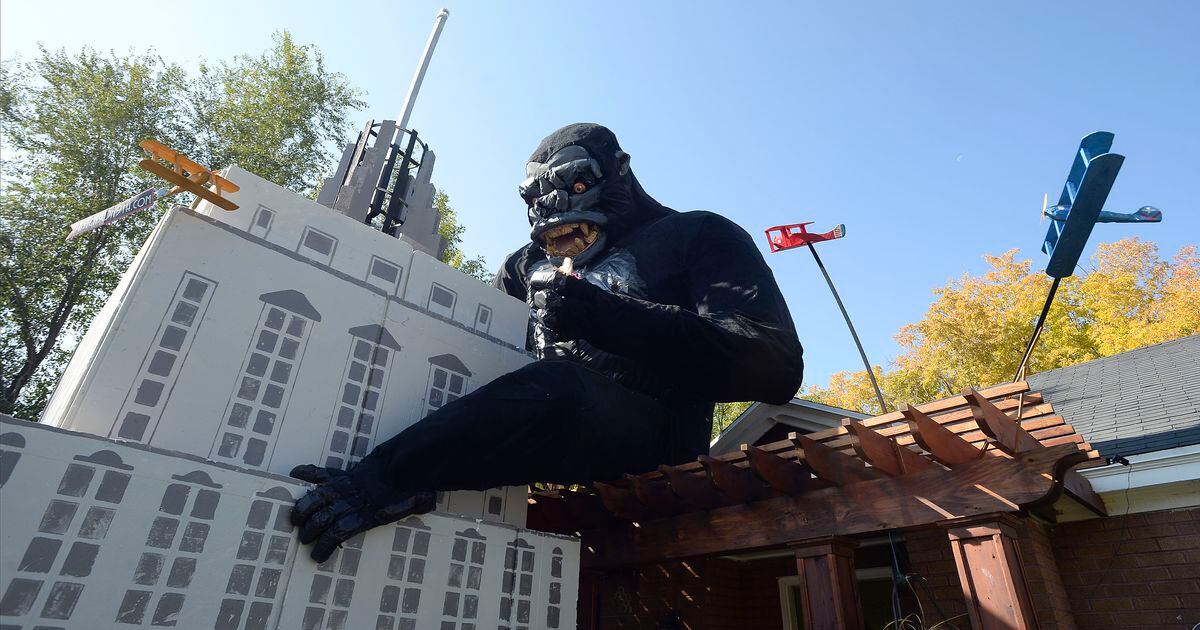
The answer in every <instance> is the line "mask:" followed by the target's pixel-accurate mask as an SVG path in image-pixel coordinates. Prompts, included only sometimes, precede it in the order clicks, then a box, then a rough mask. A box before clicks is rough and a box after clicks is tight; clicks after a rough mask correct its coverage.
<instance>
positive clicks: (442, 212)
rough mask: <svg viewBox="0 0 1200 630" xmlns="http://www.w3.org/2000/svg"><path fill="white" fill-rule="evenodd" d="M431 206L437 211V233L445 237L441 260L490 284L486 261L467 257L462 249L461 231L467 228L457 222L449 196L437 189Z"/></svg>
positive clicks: (491, 276) (490, 275) (480, 257)
mask: <svg viewBox="0 0 1200 630" xmlns="http://www.w3.org/2000/svg"><path fill="white" fill-rule="evenodd" d="M433 207H434V209H435V210H437V213H438V219H439V222H438V234H441V235H442V238H444V239H446V249H445V250H444V251H443V252H442V262H444V263H446V264H447V265H450V266H451V267H454V268H455V269H458V270H459V271H461V272H463V273H465V274H467V275H469V276H474V277H476V278H478V279H479V280H480V281H481V282H485V283H487V284H491V283H492V280H493V278H494V276H495V274H493V273H492V272H491V271H489V270H488V267H487V261H486V260H484V259H483V256H475V257H474V258H467V256H466V254H465V253H463V250H462V247H461V245H462V239H463V233H464V232H466V231H467V228H466V227H465V226H463V225H462V224H461V223H459V222H458V213H456V212H455V211H454V207H453V206H451V205H450V196H449V195H447V194H446V193H445V192H443V191H440V190H439V191H437V194H436V195H434V197H433Z"/></svg>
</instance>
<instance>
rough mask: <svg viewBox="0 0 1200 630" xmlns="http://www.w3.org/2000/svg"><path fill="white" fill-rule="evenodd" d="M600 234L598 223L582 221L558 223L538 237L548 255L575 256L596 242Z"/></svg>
mask: <svg viewBox="0 0 1200 630" xmlns="http://www.w3.org/2000/svg"><path fill="white" fill-rule="evenodd" d="M600 234H601V231H600V228H599V227H598V226H597V225H596V224H594V223H591V222H588V221H581V222H577V223H564V224H562V225H556V226H554V227H552V228H550V229H548V230H546V231H544V232H542V233H541V234H539V235H538V238H539V239H540V240H541V242H542V249H544V250H545V251H546V254H547V255H549V256H558V257H564V258H565V257H572V258H573V257H576V256H578V255H580V254H582V253H583V252H585V251H587V249H588V248H589V247H591V246H592V245H593V244H595V242H596V239H598V238H600Z"/></svg>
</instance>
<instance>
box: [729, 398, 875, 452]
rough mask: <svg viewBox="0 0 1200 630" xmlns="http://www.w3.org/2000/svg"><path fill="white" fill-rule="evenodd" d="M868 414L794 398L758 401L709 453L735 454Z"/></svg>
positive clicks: (744, 412)
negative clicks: (747, 446) (782, 401)
mask: <svg viewBox="0 0 1200 630" xmlns="http://www.w3.org/2000/svg"><path fill="white" fill-rule="evenodd" d="M868 417H870V416H868V415H866V414H863V413H859V412H857V411H851V410H849V409H842V408H840V407H832V406H829V405H823V404H821V403H818V402H813V401H811V400H803V399H800V398H793V399H792V400H791V401H790V402H788V403H787V404H784V405H768V404H766V403H761V402H756V403H754V404H752V405H750V406H749V407H747V408H746V410H745V411H743V412H742V413H741V415H739V416H738V417H737V419H735V420H734V421H733V423H732V424H730V425H729V426H727V427H725V430H723V431H721V434H720V435H718V436H717V438H716V439H715V440H713V441H712V443H711V444H709V448H708V452H709V454H710V455H722V454H724V453H732V452H734V451H736V450H738V448H739V447H741V445H742V444H757V443H758V442H759V441H761V440H762V439H764V438H768V439H769V437H777V438H782V437H783V436H784V435H786V434H787V433H788V432H789V431H798V432H800V433H812V432H813V431H820V430H822V429H828V428H831V427H836V426H840V425H841V424H842V418H853V419H855V420H862V419H864V418H868ZM773 430H774V431H773ZM779 431H782V432H783V433H782V435H778V436H774V435H772V436H768V434H772V433H779Z"/></svg>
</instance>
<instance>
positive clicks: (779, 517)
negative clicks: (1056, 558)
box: [582, 445, 1087, 567]
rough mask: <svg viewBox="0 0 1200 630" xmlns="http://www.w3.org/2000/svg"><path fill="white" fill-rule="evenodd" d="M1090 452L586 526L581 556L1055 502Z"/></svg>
mask: <svg viewBox="0 0 1200 630" xmlns="http://www.w3.org/2000/svg"><path fill="white" fill-rule="evenodd" d="M1086 457H1087V455H1086V454H1085V453H1083V452H1082V451H1080V450H1078V449H1077V448H1075V447H1074V446H1070V445H1064V446H1055V447H1050V448H1039V449H1036V450H1034V451H1029V452H1026V453H1020V454H1018V456H1017V457H1013V458H1007V457H986V458H981V459H979V460H976V461H973V462H968V463H965V464H962V465H959V466H956V467H954V468H953V469H950V470H946V469H943V468H941V467H940V466H939V467H937V468H932V469H929V470H925V471H921V472H917V473H911V474H907V475H902V476H900V477H882V478H877V479H873V480H866V481H859V482H857V483H853V484H850V485H848V486H846V487H833V488H826V489H822V490H816V491H812V492H808V493H805V494H801V495H799V496H782V497H774V498H770V499H766V500H764V501H759V502H757V503H753V504H750V505H741V504H739V505H729V506H726V507H719V508H715V509H712V510H709V511H704V512H689V513H685V514H680V515H678V516H675V517H671V518H663V519H657V520H652V521H649V522H641V523H640V527H636V528H635V527H633V526H632V525H629V524H619V525H614V526H611V527H601V528H597V529H589V530H586V531H584V532H582V535H583V540H584V543H585V544H584V551H583V558H582V562H583V564H584V566H588V567H611V566H630V565H637V564H644V563H648V562H662V561H664V560H671V559H677V558H686V557H691V556H700V555H709V554H718V553H722V554H724V553H739V552H746V551H754V550H758V549H765V548H771V547H778V546H781V545H787V544H792V543H795V542H797V541H804V540H809V539H812V538H818V537H822V536H854V535H858V534H866V533H871V532H877V531H881V530H886V529H902V528H909V527H923V526H928V525H933V524H936V523H940V522H942V521H946V520H950V519H955V518H963V517H969V516H975V515H979V514H986V513H993V512H995V513H999V512H1017V511H1019V510H1022V509H1028V508H1032V507H1036V506H1039V505H1043V504H1046V503H1048V502H1052V501H1053V500H1054V498H1055V497H1056V496H1057V495H1058V491H1059V489H1060V488H1061V480H1062V478H1063V475H1064V474H1065V473H1066V472H1067V471H1068V470H1069V469H1070V467H1071V466H1074V465H1076V464H1078V463H1079V462H1081V461H1083V460H1084V459H1086ZM684 474H687V473H684Z"/></svg>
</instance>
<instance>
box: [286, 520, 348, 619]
mask: <svg viewBox="0 0 1200 630" xmlns="http://www.w3.org/2000/svg"><path fill="white" fill-rule="evenodd" d="M362 545H363V535H362V534H359V535H357V536H355V537H353V538H351V539H350V540H347V541H346V542H344V543H342V546H341V547H340V548H339V549H335V550H334V552H333V555H332V556H329V559H328V560H326V561H325V562H322V563H321V564H318V565H317V572H316V574H314V575H313V578H312V583H311V584H310V585H309V589H308V606H307V607H306V608H305V609H304V618H303V620H302V621H301V624H300V627H301V628H303V630H322V629H324V630H340V629H341V628H345V627H346V617H347V616H349V614H350V604H351V603H352V602H353V600H354V578H355V576H357V575H358V563H359V560H361V559H362Z"/></svg>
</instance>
